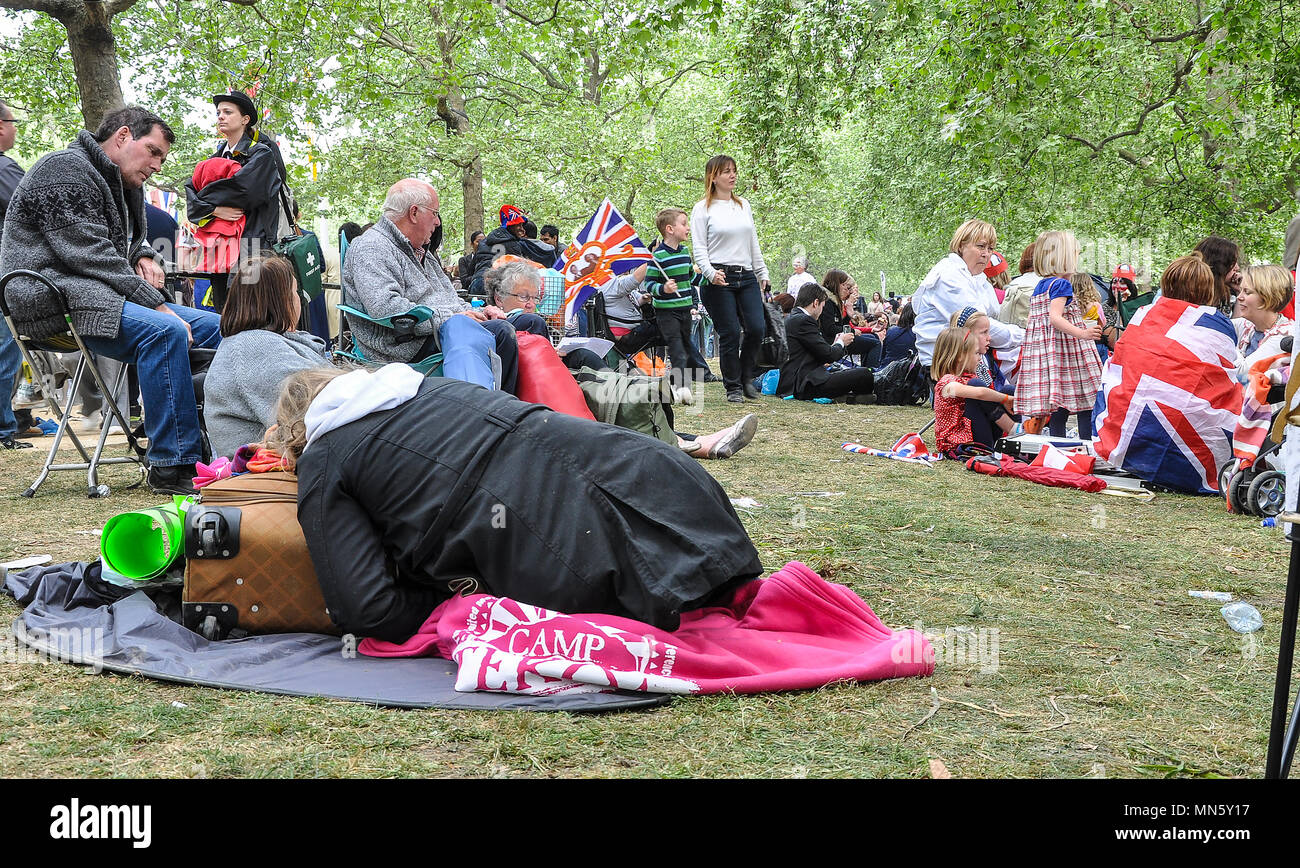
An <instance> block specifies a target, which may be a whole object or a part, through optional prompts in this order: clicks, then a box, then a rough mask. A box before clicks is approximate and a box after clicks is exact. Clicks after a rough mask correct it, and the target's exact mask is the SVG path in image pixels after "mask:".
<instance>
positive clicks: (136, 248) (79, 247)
mask: <svg viewBox="0 0 1300 868" xmlns="http://www.w3.org/2000/svg"><path fill="white" fill-rule="evenodd" d="M174 139H175V137H174V136H173V134H172V131H171V129H170V128H169V127H168V126H167V124H166V123H164V122H163V120H162V119H161V118H159V117H158V116H157V115H155V114H153V113H152V112H149V111H146V110H145V109H142V108H140V107H139V106H127V107H126V108H123V109H117V110H114V111H110V112H109V113H108V114H107V115H105V116H104V120H103V122H102V123H101V124H100V126H99V129H98V130H97V131H96V132H95V134H94V135H91V134H90V133H88V132H85V131H82V132H81V133H79V134H78V135H77V140H76V141H75V142H73V143H72V144H70V145H69V146H68V147H67V148H66V149H64V150H62V151H55V152H54V153H52V154H46V155H45V156H44V157H41V159H39V160H37V161H36V164H35V165H34V166H32V168H31V171H29V172H28V173H27V175H26V176H25V177H24V178H23V180H22V182H21V183H20V184H19V185H18V189H17V190H15V191H14V195H13V199H12V200H11V201H10V203H9V213H8V215H7V216H6V219H5V231H4V236H3V242H0V274H5V273H8V272H10V271H14V270H17V269H30V270H32V271H37V272H40V273H41V274H44V275H46V276H47V277H49V278H50V279H51V280H52V281H54V283H55V284H56V285H58V287H59V288H60V289H61V290H62V291H63V293H64V295H65V296H66V298H67V301H68V306H69V308H70V309H71V311H72V322H73V325H75V326H76V328H77V331H78V333H80V334H81V336H82V338H84V339H85V341H86V346H88V347H89V348H90V349H91V350H92V351H93V352H94V353H95V354H96V355H100V356H107V357H109V358H112V359H117V360H119V361H123V362H131V363H133V364H134V365H135V366H136V370H137V372H138V373H139V377H140V393H141V398H142V400H143V403H144V413H145V420H144V422H145V433H146V435H147V436H148V438H149V454H148V459H149V465H150V466H149V487H150V488H151V489H153V490H154V491H155V492H158V493H187V492H192V491H193V490H194V489H193V486H192V484H191V480H192V478H193V476H194V463H195V462H196V461H199V460H200V459H201V458H203V455H202V454H201V449H202V441H201V435H200V430H199V415H198V407H197V404H196V402H195V400H194V387H193V380H192V376H191V373H190V361H189V347H190V345H191V344H193V345H194V346H198V347H215V346H217V344H218V343H220V342H221V333H220V329H219V325H220V318H219V317H217V316H216V315H215V314H212V313H208V312H206V311H200V310H195V309H194V308H187V307H182V306H180V305H177V304H172V303H170V302H169V301H168V299H167V298H166V296H165V295H164V294H163V292H162V287H163V272H162V269H161V267H160V266H159V265H158V263H157V261H156V260H155V257H156V256H157V254H156V253H154V251H153V249H152V248H151V247H150V246H149V244H148V242H147V239H146V237H145V216H144V193H143V187H144V182H145V181H147V180H148V179H149V178H150V177H151V176H152V175H153V174H154V173H155V172H157V171H158V170H159V169H160V168H162V164H163V160H165V159H166V158H167V152H168V151H169V150H170V149H171V145H172V142H173V141H174ZM5 294H6V297H7V299H8V302H9V305H10V307H11V309H12V311H13V314H14V319H15V321H16V322H17V323H18V325H19V326H20V328H22V329H23V331H24V332H26V333H27V334H28V335H30V336H32V337H34V338H38V339H39V338H44V337H50V336H52V335H55V334H58V333H59V332H62V331H63V330H64V320H63V314H62V312H61V309H60V306H59V303H58V301H57V300H56V299H54V298H52V297H51V296H50V293H49V291H48V290H47V289H46V288H45V287H44V285H43V284H40V283H38V282H36V281H34V280H30V279H23V278H15V279H14V280H13V281H12V282H11V283H10V284H9V286H8V287H7V289H6V291H5Z"/></svg>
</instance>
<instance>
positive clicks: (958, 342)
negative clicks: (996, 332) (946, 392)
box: [930, 326, 979, 380]
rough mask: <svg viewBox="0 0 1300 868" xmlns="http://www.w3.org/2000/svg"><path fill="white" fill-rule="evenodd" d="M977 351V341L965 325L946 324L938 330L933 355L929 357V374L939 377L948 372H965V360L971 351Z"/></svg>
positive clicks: (936, 378) (935, 377)
mask: <svg viewBox="0 0 1300 868" xmlns="http://www.w3.org/2000/svg"><path fill="white" fill-rule="evenodd" d="M978 352H979V342H978V341H976V340H975V335H974V334H973V333H972V332H971V330H970V328H968V327H966V326H948V327H947V328H946V329H944V330H943V331H941V332H939V337H938V338H937V339H936V340H935V342H934V355H933V357H932V358H931V359H930V376H931V377H932V378H933V379H935V380H938V379H941V378H943V377H946V376H948V375H949V374H957V375H961V374H964V373H966V360H967V359H969V358H970V357H971V353H978Z"/></svg>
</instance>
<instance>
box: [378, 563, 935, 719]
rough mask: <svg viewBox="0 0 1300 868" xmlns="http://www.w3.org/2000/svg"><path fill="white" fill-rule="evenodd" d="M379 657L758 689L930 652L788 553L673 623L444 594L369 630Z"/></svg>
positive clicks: (478, 676)
mask: <svg viewBox="0 0 1300 868" xmlns="http://www.w3.org/2000/svg"><path fill="white" fill-rule="evenodd" d="M359 650H360V651H361V653H363V654H367V655H372V656H377V657H410V656H425V655H437V656H440V657H445V658H447V659H450V660H454V661H455V662H456V664H457V667H458V671H457V676H456V689H457V690H461V691H489V692H501V693H520V694H527V695H533V696H555V695H566V694H584V693H592V692H603V691H608V690H614V689H623V690H632V691H638V692H644V693H679V694H680V693H691V694H705V693H724V692H726V693H732V692H734V693H759V692H763V691H770V690H795V689H800V688H811V687H821V686H824V685H826V684H830V683H832V682H835V681H875V680H880V679H885V678H902V677H907V676H914V675H929V674H931V673H932V672H933V671H934V650H933V648H931V646H930V644H929V643H928V642H927V641H926V640H925V637H924V636H922V635H921V634H920V633H918V632H917V631H915V630H903V631H900V632H898V633H895V632H893V631H891V630H890V629H889V628H888V627H886V626H885V625H884V624H883V623H881V621H880V619H879V618H877V617H876V614H875V612H873V611H871V607H870V606H868V605H867V604H866V603H865V602H863V601H862V600H861V598H859V597H858V596H857V595H856V594H854V593H853V592H852V591H851V590H849V589H848V588H846V587H844V586H842V585H836V584H832V583H830V582H827V581H826V580H825V579H823V578H821V577H820V576H819V575H817V574H816V573H815V572H813V571H812V570H811V569H809V568H808V567H807V566H805V565H804V564H801V563H798V562H792V563H789V564H786V565H785V567H784V568H782V569H780V570H778V571H777V572H775V573H773V574H772V575H771V576H769V577H768V578H766V579H755V580H753V581H750V582H746V583H745V584H743V585H741V586H740V587H739V588H737V589H736V591H735V592H734V593H733V595H732V596H731V598H730V599H729V600H727V601H726V602H725V603H723V604H721V605H717V606H712V607H709V608H705V609H699V610H696V611H693V612H685V613H683V614H682V620H681V626H680V627H679V628H678V629H677V630H675V631H673V632H671V633H670V632H667V631H664V630H659V629H656V628H655V627H652V626H650V625H649V624H643V623H641V622H639V621H633V620H631V619H629V618H620V617H617V616H614V615H601V614H582V615H568V614H563V613H560V612H553V611H550V610H548V609H543V608H540V607H538V606H530V605H527V604H525V603H520V602H518V601H516V600H511V599H509V598H506V597H494V596H490V595H488V594H473V595H470V596H463V597H462V596H458V597H453V598H452V599H450V600H448V601H446V602H445V603H443V604H442V605H440V606H439V607H438V608H436V609H434V611H433V613H432V614H430V615H429V618H428V619H427V620H426V621H425V623H424V625H423V626H422V627H421V628H420V630H419V631H418V632H417V633H416V634H415V635H414V636H412V637H411V638H410V639H408V640H407V641H405V642H401V643H392V642H383V641H379V640H375V639H365V640H363V641H362V642H361V644H360V646H359Z"/></svg>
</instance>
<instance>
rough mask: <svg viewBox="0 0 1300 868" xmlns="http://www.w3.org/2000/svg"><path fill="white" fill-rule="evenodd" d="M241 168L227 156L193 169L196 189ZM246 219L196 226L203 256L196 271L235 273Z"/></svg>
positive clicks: (196, 238) (214, 218)
mask: <svg viewBox="0 0 1300 868" xmlns="http://www.w3.org/2000/svg"><path fill="white" fill-rule="evenodd" d="M241 168H243V167H242V166H240V165H239V163H236V162H235V161H234V160H227V159H226V158H224V157H211V158H209V159H206V160H203V161H202V162H201V163H199V164H198V165H197V166H195V167H194V188H195V189H196V190H202V189H203V188H204V187H206V186H207V185H208V184H211V183H212V182H213V181H219V180H221V179H222V178H229V177H230V176H231V175H234V174H235V173H236V172H238V171H239V170H240V169H241ZM245 220H246V218H244V217H240V218H239V219H237V220H220V219H218V218H216V217H213V218H212V219H211V220H209V221H208V222H207V224H205V225H203V226H196V227H194V240H195V241H197V242H198V243H199V248H200V250H201V256H200V259H199V262H198V264H197V265H196V266H195V267H194V270H195V271H199V272H203V273H205V274H225V273H227V272H229V271H232V270H233V269H234V267H235V263H236V262H237V261H238V259H239V241H240V239H241V238H243V236H244V222H245Z"/></svg>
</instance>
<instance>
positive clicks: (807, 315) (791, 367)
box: [777, 283, 876, 401]
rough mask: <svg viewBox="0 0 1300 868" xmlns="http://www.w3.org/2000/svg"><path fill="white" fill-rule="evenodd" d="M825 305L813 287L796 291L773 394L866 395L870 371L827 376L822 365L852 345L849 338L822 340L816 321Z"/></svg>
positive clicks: (819, 289)
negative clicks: (786, 352) (786, 353)
mask: <svg viewBox="0 0 1300 868" xmlns="http://www.w3.org/2000/svg"><path fill="white" fill-rule="evenodd" d="M825 305H826V290H824V289H822V287H821V286H819V285H817V284H815V283H807V284H804V285H803V286H801V287H799V295H798V297H797V298H795V311H794V313H792V314H790V316H788V317H786V320H785V339H786V343H787V345H788V346H789V348H790V359H789V361H787V362H786V363H785V364H784V365H782V366H781V380H780V382H779V383H778V384H777V394H778V395H787V394H790V393H791V392H793V393H794V396H795V397H796V398H799V399H800V400H803V401H809V400H812V399H813V398H838V397H839V396H841V395H855V396H856V395H866V394H870V393H871V391H872V387H873V386H874V385H875V381H876V380H875V375H874V374H873V373H872V371H871V369H870V368H850V369H849V370H847V371H836V372H835V373H833V374H832V373H830V372H829V371H827V370H826V365H827V364H829V363H831V362H837V361H839V360H840V359H842V358H844V349H845V347H846V346H848V345H849V344H850V343H852V342H853V338H854V337H855V336H854V335H852V334H849V333H847V332H846V333H844V334H838V335H836V336H835V342H834V343H828V342H827V341H826V338H824V337H822V333H821V328H820V326H819V325H818V318H819V317H820V316H821V313H822V309H823V307H824V306H825Z"/></svg>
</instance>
